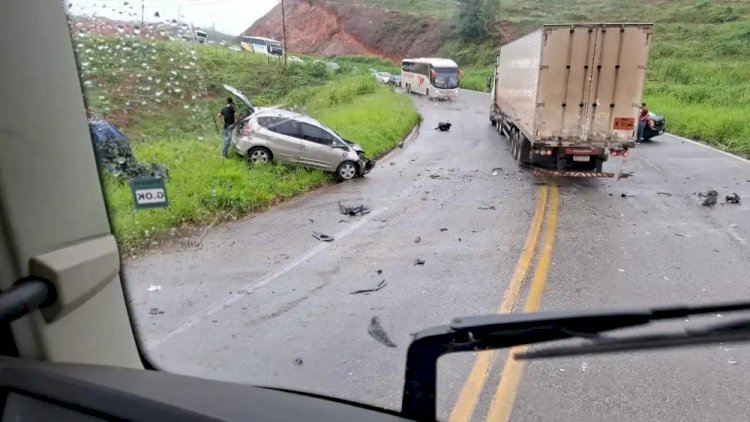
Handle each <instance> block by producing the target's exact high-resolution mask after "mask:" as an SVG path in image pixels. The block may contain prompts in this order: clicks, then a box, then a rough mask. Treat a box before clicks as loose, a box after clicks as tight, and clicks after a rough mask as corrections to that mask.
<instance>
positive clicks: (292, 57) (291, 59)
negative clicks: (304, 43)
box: [286, 56, 305, 63]
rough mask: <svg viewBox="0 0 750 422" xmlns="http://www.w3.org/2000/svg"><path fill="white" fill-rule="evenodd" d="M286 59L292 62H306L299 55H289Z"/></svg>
mask: <svg viewBox="0 0 750 422" xmlns="http://www.w3.org/2000/svg"><path fill="white" fill-rule="evenodd" d="M286 59H287V61H290V62H292V63H304V62H305V61H304V60H302V59H300V58H299V57H297V56H287V58H286Z"/></svg>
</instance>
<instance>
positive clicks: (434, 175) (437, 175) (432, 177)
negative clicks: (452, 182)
mask: <svg viewBox="0 0 750 422" xmlns="http://www.w3.org/2000/svg"><path fill="white" fill-rule="evenodd" d="M430 179H447V177H445V176H441V175H439V174H431V175H430Z"/></svg>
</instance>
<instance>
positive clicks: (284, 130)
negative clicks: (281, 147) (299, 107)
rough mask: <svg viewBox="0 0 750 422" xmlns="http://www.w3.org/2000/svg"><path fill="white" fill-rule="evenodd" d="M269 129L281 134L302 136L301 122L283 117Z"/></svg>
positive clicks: (295, 136)
mask: <svg viewBox="0 0 750 422" xmlns="http://www.w3.org/2000/svg"><path fill="white" fill-rule="evenodd" d="M269 129H271V130H272V131H274V132H276V133H279V134H281V135H286V136H292V137H294V138H299V137H300V123H299V122H298V121H296V120H292V119H283V120H281V122H279V123H277V124H276V125H274V126H273V127H271V128H269Z"/></svg>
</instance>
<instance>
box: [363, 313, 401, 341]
mask: <svg viewBox="0 0 750 422" xmlns="http://www.w3.org/2000/svg"><path fill="white" fill-rule="evenodd" d="M367 333H368V334H370V336H371V337H372V338H374V339H375V340H377V341H378V342H379V343H381V344H383V345H384V346H386V347H396V343H394V342H392V341H391V339H390V338H388V334H386V333H385V330H383V326H381V325H380V318H378V317H377V316H374V317H372V319H371V320H370V325H369V326H368V327H367Z"/></svg>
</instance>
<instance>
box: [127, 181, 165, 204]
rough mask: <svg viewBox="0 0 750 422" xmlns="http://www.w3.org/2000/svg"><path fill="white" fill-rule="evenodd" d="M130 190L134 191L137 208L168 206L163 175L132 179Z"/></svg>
mask: <svg viewBox="0 0 750 422" xmlns="http://www.w3.org/2000/svg"><path fill="white" fill-rule="evenodd" d="M130 190H131V191H133V201H134V202H135V208H136V209H142V208H146V209H147V208H166V207H167V206H169V202H168V201H167V189H166V187H165V186H164V179H162V178H161V177H142V178H138V179H132V180H130Z"/></svg>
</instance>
